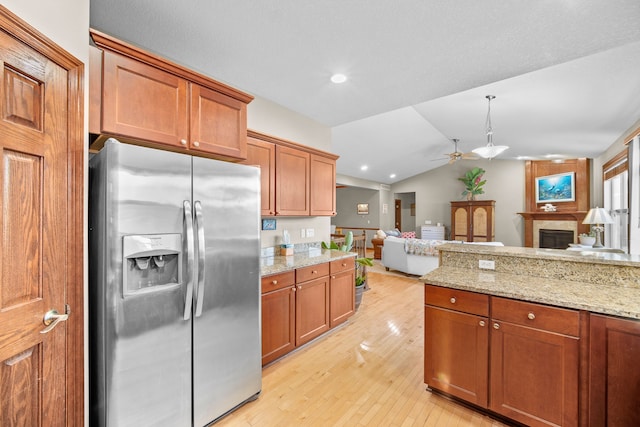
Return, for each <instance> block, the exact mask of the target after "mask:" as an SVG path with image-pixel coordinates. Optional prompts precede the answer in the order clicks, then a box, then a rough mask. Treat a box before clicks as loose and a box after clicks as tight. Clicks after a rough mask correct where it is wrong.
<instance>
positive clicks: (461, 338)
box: [421, 245, 640, 426]
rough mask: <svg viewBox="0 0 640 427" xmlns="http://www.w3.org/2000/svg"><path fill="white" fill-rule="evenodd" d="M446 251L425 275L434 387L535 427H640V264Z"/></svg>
mask: <svg viewBox="0 0 640 427" xmlns="http://www.w3.org/2000/svg"><path fill="white" fill-rule="evenodd" d="M439 249H440V267H439V268H437V269H436V270H434V271H432V272H430V273H428V274H426V275H425V276H423V277H422V278H421V280H422V281H423V282H424V283H425V284H426V286H425V383H426V384H428V386H429V387H430V388H431V389H433V390H437V391H440V392H443V393H446V394H449V395H451V396H453V397H456V398H459V399H463V400H465V401H466V402H469V403H472V404H473V405H476V406H477V407H478V408H481V409H482V410H487V411H489V412H492V413H494V414H498V415H501V416H505V417H507V418H510V419H513V420H516V421H519V422H522V423H525V424H527V425H532V426H535V425H576V426H577V425H591V426H600V425H602V426H604V425H620V426H626V425H630V426H631V425H640V416H639V415H638V411H636V410H635V408H636V407H637V404H638V397H637V396H638V392H639V390H638V384H640V366H639V364H638V363H637V354H638V351H640V320H639V319H640V257H638V256H630V255H626V254H614V253H604V252H589V251H583V252H580V251H575V252H574V251H562V250H554V249H535V248H519V247H493V246H482V245H443V246H440V247H439ZM480 265H483V267H486V268H483V269H481V268H480Z"/></svg>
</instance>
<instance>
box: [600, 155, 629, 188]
mask: <svg viewBox="0 0 640 427" xmlns="http://www.w3.org/2000/svg"><path fill="white" fill-rule="evenodd" d="M628 156H629V151H628V149H626V148H625V149H624V150H622V151H621V152H619V153H618V154H616V155H615V156H613V157H612V158H611V159H609V160H608V161H607V162H606V163H605V164H604V165H602V180H603V181H606V180H607V179H611V178H613V177H614V176H616V175H619V174H621V173H623V172H624V171H626V170H628V169H629V162H628V160H629V157H628ZM622 162H624V163H622ZM618 163H620V164H619V165H617V164H618ZM616 165H617V166H616Z"/></svg>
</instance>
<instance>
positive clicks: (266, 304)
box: [262, 287, 296, 365]
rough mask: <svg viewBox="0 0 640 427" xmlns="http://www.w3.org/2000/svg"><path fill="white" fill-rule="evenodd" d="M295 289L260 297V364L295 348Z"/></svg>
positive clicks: (264, 363)
mask: <svg viewBox="0 0 640 427" xmlns="http://www.w3.org/2000/svg"><path fill="white" fill-rule="evenodd" d="M295 291H296V288H295V287H288V288H284V289H279V290H277V291H273V292H269V293H266V294H263V295H262V364H263V365H266V364H267V363H269V362H271V361H273V360H275V359H277V358H278V357H280V356H283V355H284V354H287V353H288V352H290V351H291V350H293V349H294V348H295V310H296V304H295V296H296V292H295Z"/></svg>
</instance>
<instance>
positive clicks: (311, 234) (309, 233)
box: [307, 228, 316, 237]
mask: <svg viewBox="0 0 640 427" xmlns="http://www.w3.org/2000/svg"><path fill="white" fill-rule="evenodd" d="M315 234H316V233H315V230H314V229H313V228H307V237H313V236H314V235H315Z"/></svg>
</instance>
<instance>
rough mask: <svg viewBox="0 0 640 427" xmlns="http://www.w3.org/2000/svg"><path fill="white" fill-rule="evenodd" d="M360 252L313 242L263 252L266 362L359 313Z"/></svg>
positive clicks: (264, 354)
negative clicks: (290, 250) (284, 252)
mask: <svg viewBox="0 0 640 427" xmlns="http://www.w3.org/2000/svg"><path fill="white" fill-rule="evenodd" d="M355 257H356V253H354V252H343V251H337V250H329V249H319V248H311V249H310V250H308V251H304V252H299V253H295V254H294V255H291V256H273V257H263V258H261V265H260V268H261V276H262V285H261V286H262V364H263V365H266V364H267V363H270V362H272V361H274V360H276V359H278V358H280V357H282V356H284V355H285V354H287V353H289V352H290V351H292V350H294V349H296V348H298V347H300V346H301V345H304V344H306V343H308V342H310V341H311V340H313V339H315V338H318V337H319V336H321V335H322V334H324V333H325V332H327V331H329V330H330V329H332V328H334V327H336V326H338V325H340V324H342V323H344V322H345V321H347V320H348V319H349V317H351V316H352V315H353V314H354V313H355Z"/></svg>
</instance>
